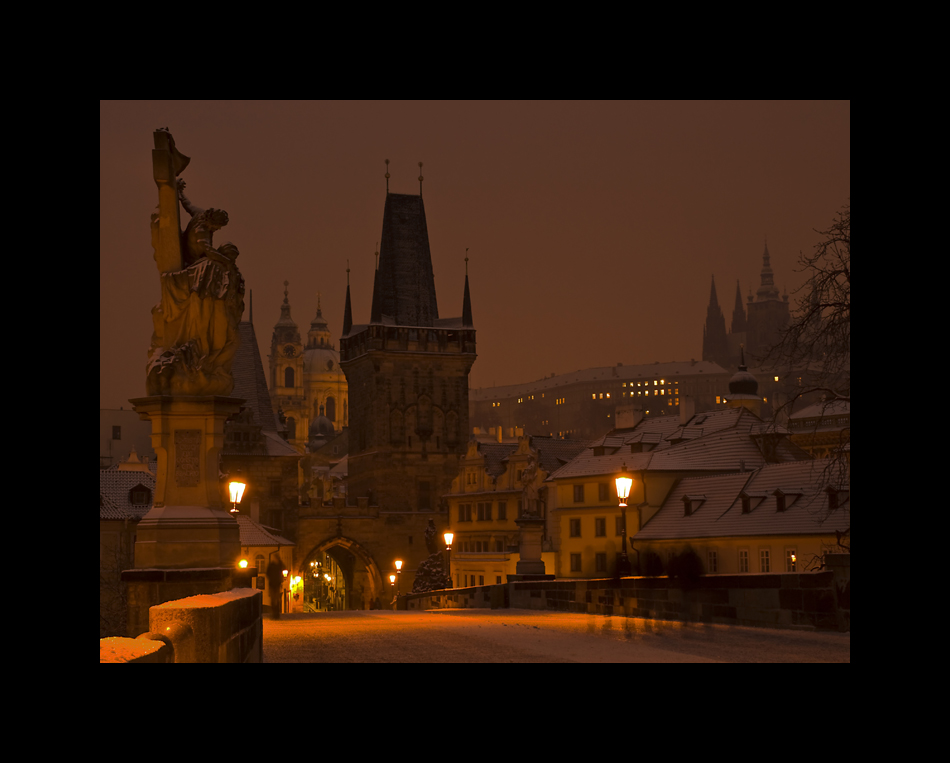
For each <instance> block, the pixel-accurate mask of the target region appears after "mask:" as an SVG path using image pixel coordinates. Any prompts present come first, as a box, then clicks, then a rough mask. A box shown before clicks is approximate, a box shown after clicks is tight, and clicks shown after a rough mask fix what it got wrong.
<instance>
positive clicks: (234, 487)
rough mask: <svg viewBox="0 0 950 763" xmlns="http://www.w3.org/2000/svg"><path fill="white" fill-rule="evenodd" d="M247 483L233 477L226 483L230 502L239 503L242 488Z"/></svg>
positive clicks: (242, 494) (241, 496) (242, 495)
mask: <svg viewBox="0 0 950 763" xmlns="http://www.w3.org/2000/svg"><path fill="white" fill-rule="evenodd" d="M246 487H247V485H246V484H245V483H244V482H239V481H238V480H236V479H234V480H231V482H229V483H228V493H229V494H230V496H231V503H240V502H241V499H242V498H243V497H244V488H246Z"/></svg>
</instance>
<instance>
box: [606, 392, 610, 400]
mask: <svg viewBox="0 0 950 763" xmlns="http://www.w3.org/2000/svg"><path fill="white" fill-rule="evenodd" d="M607 399H608V400H610V393H609V392H608V393H607Z"/></svg>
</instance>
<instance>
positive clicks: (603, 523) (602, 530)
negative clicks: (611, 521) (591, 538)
mask: <svg viewBox="0 0 950 763" xmlns="http://www.w3.org/2000/svg"><path fill="white" fill-rule="evenodd" d="M594 535H595V536H596V537H598V538H603V537H604V536H605V535H607V520H606V519H605V518H604V517H595V518H594Z"/></svg>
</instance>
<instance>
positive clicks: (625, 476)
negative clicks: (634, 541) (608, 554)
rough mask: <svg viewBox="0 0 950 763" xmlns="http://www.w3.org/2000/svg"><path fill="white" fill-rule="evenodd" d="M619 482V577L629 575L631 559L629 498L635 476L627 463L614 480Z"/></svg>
mask: <svg viewBox="0 0 950 763" xmlns="http://www.w3.org/2000/svg"><path fill="white" fill-rule="evenodd" d="M614 481H615V482H616V483H617V500H618V501H619V502H620V518H621V543H622V545H621V552H620V557H619V558H618V559H617V577H629V576H630V574H631V572H630V560H629V559H628V558H627V498H629V497H630V487H631V486H632V485H633V477H631V476H630V474H629V473H628V472H627V465H626V464H624V465H623V467H622V468H621V470H620V474H619V475H617V479H616V480H614Z"/></svg>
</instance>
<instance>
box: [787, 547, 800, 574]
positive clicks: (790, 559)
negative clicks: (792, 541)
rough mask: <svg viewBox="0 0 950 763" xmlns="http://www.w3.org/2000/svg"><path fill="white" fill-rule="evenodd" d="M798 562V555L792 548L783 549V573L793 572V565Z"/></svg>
mask: <svg viewBox="0 0 950 763" xmlns="http://www.w3.org/2000/svg"><path fill="white" fill-rule="evenodd" d="M797 561H798V554H796V553H795V549H794V548H787V549H785V571H786V572H795V563H796V562H797Z"/></svg>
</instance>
